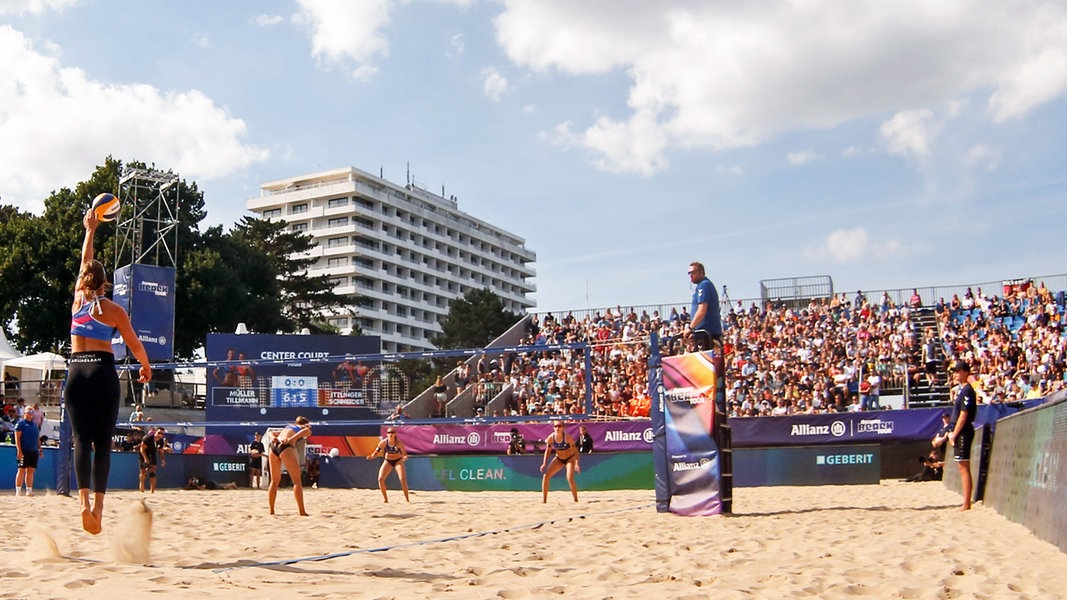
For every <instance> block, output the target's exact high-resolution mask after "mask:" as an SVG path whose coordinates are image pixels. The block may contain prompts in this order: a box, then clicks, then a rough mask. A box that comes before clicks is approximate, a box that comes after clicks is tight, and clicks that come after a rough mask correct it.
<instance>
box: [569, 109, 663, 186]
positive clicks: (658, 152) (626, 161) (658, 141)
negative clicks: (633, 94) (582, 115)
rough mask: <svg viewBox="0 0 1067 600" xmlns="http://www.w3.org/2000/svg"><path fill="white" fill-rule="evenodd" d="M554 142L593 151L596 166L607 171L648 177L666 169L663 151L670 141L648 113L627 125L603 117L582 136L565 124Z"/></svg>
mask: <svg viewBox="0 0 1067 600" xmlns="http://www.w3.org/2000/svg"><path fill="white" fill-rule="evenodd" d="M554 139H555V141H556V142H557V143H558V144H560V145H562V146H579V147H583V148H588V149H591V150H593V151H594V157H593V158H592V161H593V164H595V165H596V166H598V167H600V168H601V169H604V170H605V171H610V172H614V173H623V172H633V173H638V174H640V175H644V176H649V175H652V174H653V173H655V172H656V171H658V170H659V169H661V168H663V167H664V166H666V165H665V163H666V159H665V158H664V157H663V149H664V147H665V146H666V143H667V140H666V137H665V136H664V134H663V131H662V130H661V129H660V128H659V127H658V126H657V124H656V123H655V118H654V116H653V115H651V114H650V113H648V112H645V113H641V114H637V115H634V116H633V117H632V118H631V119H630V120H629V121H627V122H625V123H619V122H617V121H613V120H611V119H609V118H607V117H602V118H600V119H597V122H596V123H595V124H594V125H593V126H592V127H590V128H589V129H586V130H585V131H583V132H581V133H574V132H572V131H571V129H570V124H569V123H562V124H560V125H558V126H557V127H556V130H555V137H554Z"/></svg>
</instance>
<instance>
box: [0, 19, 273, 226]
mask: <svg viewBox="0 0 1067 600" xmlns="http://www.w3.org/2000/svg"><path fill="white" fill-rule="evenodd" d="M0 72H2V73H4V74H5V76H4V77H3V78H2V79H0V165H3V169H0V190H3V194H4V196H3V197H4V201H5V202H11V203H13V204H16V205H19V206H22V207H23V208H26V209H30V210H36V209H38V208H40V204H39V201H40V200H43V199H44V197H45V196H47V195H48V194H49V193H50V192H51V191H52V190H55V189H58V188H60V187H64V186H72V185H74V184H76V183H77V182H78V181H80V180H82V179H84V178H85V177H87V176H88V175H89V174H91V173H92V170H93V168H94V167H95V166H96V165H98V164H101V163H102V162H103V160H104V158H105V157H107V156H108V155H112V156H114V157H115V158H119V159H121V160H140V161H144V162H146V163H150V164H151V163H155V164H157V165H161V166H162V165H165V166H166V167H167V168H172V169H174V170H175V171H176V172H178V173H180V174H181V175H182V176H183V177H189V178H195V179H202V180H212V179H214V178H217V177H221V176H223V175H226V174H229V173H231V172H233V171H235V170H237V169H241V168H243V167H246V166H248V165H249V164H252V163H254V162H256V161H261V160H264V159H265V158H266V157H267V152H266V151H264V150H262V149H259V148H257V147H255V146H252V145H248V144H245V143H244V142H242V138H243V137H244V136H245V134H246V128H245V124H244V122H243V121H241V120H240V119H235V118H233V117H231V116H229V115H227V114H226V112H225V111H224V110H223V109H222V108H220V107H218V106H216V105H215V104H214V102H212V100H211V99H210V98H208V97H207V96H205V95H204V94H203V93H201V92H199V91H196V90H190V91H184V92H178V91H164V90H159V89H156V88H154V87H152V86H148V85H135V84H130V85H109V84H103V83H100V82H97V81H93V80H91V79H89V78H88V77H87V76H86V74H85V73H84V72H83V71H81V70H79V69H73V68H64V67H63V66H62V65H61V64H60V63H59V61H58V59H57V58H56V57H55V55H54V54H48V55H46V54H42V53H40V52H38V51H36V50H35V49H34V48H33V47H32V44H31V42H30V40H28V39H27V38H26V37H25V36H24V35H23V34H22V33H20V32H18V31H15V30H14V29H12V28H11V27H7V26H0ZM25 140H33V143H32V144H26V143H24V142H25Z"/></svg>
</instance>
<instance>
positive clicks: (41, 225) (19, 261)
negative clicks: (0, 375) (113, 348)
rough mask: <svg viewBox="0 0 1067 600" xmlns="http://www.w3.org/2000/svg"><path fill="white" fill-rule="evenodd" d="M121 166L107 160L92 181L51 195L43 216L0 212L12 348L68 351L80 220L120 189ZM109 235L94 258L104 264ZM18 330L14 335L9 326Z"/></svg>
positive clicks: (1, 266)
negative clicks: (100, 197)
mask: <svg viewBox="0 0 1067 600" xmlns="http://www.w3.org/2000/svg"><path fill="white" fill-rule="evenodd" d="M120 168H121V165H120V163H119V162H118V161H115V160H114V159H112V158H110V157H109V158H108V159H107V160H106V161H105V163H104V165H103V166H100V167H97V169H96V171H95V172H94V173H93V174H92V176H91V177H90V178H89V179H88V180H87V181H84V182H82V183H79V184H78V185H77V186H76V187H75V188H74V189H73V190H70V189H68V188H63V189H60V190H59V191H56V192H52V194H51V195H50V196H49V197H48V198H47V199H45V201H44V206H45V209H44V213H43V215H42V216H40V217H36V216H34V215H32V214H30V213H20V212H18V211H17V210H15V209H13V208H11V207H4V209H3V211H2V212H3V214H4V217H0V255H2V256H3V258H2V259H0V319H3V325H4V327H5V328H7V330H8V333H10V334H11V335H10V339H11V342H12V344H13V345H14V346H15V347H17V348H19V349H21V350H22V351H23V352H43V351H62V350H67V349H69V346H70V330H69V326H67V325H66V324H67V323H68V322H69V319H70V303H71V299H72V294H73V290H74V280H75V278H76V277H77V274H78V266H79V265H78V261H79V253H80V251H81V241H82V237H83V236H84V234H85V229H84V228H83V227H82V224H81V222H82V217H83V216H84V215H85V211H86V210H87V209H88V208H89V205H90V203H91V202H92V199H93V198H94V197H95V196H96V194H98V193H99V192H101V191H104V190H114V189H116V188H117V187H118V173H119V170H120ZM113 235H114V233H113V231H110V230H108V228H101V229H100V230H99V231H98V233H97V241H96V249H97V250H96V252H97V257H98V258H100V260H101V262H103V263H104V264H105V265H107V264H108V260H107V257H108V256H110V255H109V254H107V253H106V252H102V251H101V249H102V248H106V247H112V246H110V244H113V243H114V241H113ZM13 325H14V326H17V329H16V330H15V331H12V326H13Z"/></svg>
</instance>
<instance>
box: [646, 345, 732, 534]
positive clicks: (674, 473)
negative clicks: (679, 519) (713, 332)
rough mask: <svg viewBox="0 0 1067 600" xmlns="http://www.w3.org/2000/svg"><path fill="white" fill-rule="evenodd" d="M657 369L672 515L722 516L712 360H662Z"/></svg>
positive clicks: (706, 355) (696, 356) (698, 356)
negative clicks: (659, 369) (659, 379)
mask: <svg viewBox="0 0 1067 600" xmlns="http://www.w3.org/2000/svg"><path fill="white" fill-rule="evenodd" d="M661 370H662V374H661V377H662V384H661V385H660V386H658V387H657V388H656V389H654V390H653V393H654V396H653V403H661V406H662V407H663V412H662V414H663V419H664V424H665V429H666V439H665V444H664V447H663V452H665V456H664V457H663V460H665V466H666V477H667V492H668V494H669V497H670V502H669V504H670V507H669V508H670V511H671V512H672V513H675V514H679V515H687V516H703V515H715V514H720V513H721V512H722V510H723V506H722V497H721V494H720V490H721V482H722V474H721V471H720V464H719V448H718V445H717V444H716V443H715V440H714V439H713V436H712V432H713V429H714V425H715V393H716V382H717V378H718V374H717V373H716V370H715V364H714V361H713V358H712V355H711V353H710V352H700V353H692V354H684V355H680V356H670V357H665V358H663V359H662V367H661ZM656 396H659V397H658V398H657V397H656ZM656 460H657V462H659V461H660V459H659V457H657V458H656Z"/></svg>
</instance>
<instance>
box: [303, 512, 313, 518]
mask: <svg viewBox="0 0 1067 600" xmlns="http://www.w3.org/2000/svg"><path fill="white" fill-rule="evenodd" d="M300 516H301V517H310V516H311V515H309V514H307V513H306V512H302V513H300Z"/></svg>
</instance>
